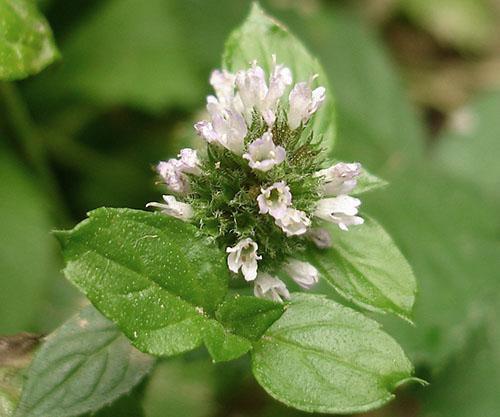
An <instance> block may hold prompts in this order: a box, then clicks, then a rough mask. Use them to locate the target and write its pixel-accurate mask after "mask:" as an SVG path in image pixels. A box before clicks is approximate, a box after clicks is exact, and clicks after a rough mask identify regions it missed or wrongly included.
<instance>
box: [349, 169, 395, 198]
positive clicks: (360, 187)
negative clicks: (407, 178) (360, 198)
mask: <svg viewBox="0 0 500 417" xmlns="http://www.w3.org/2000/svg"><path fill="white" fill-rule="evenodd" d="M357 181H358V182H357V184H356V188H355V189H354V190H353V191H352V192H351V193H350V195H359V194H363V193H367V192H369V191H375V190H377V189H379V188H382V187H385V186H387V185H388V182H387V181H385V180H383V179H381V178H379V177H377V176H375V175H373V174H371V173H369V172H368V171H367V170H366V169H365V168H362V169H361V174H360V176H359V177H358V179H357Z"/></svg>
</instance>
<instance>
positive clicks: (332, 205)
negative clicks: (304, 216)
mask: <svg viewBox="0 0 500 417" xmlns="http://www.w3.org/2000/svg"><path fill="white" fill-rule="evenodd" d="M360 204H361V201H360V200H358V199H357V198H354V197H349V196H348V195H339V196H338V197H334V198H324V199H322V200H319V202H318V205H317V206H316V211H315V213H314V215H315V216H316V217H319V218H320V219H323V220H326V221H328V222H331V223H336V224H338V226H339V227H340V228H341V229H342V230H348V226H354V225H359V224H363V222H364V220H363V219H362V218H361V217H358V216H356V214H358V207H359V205H360Z"/></svg>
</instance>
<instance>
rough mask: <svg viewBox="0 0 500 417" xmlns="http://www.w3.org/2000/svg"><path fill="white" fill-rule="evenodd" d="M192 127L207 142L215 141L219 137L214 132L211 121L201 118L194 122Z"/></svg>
mask: <svg viewBox="0 0 500 417" xmlns="http://www.w3.org/2000/svg"><path fill="white" fill-rule="evenodd" d="M194 128H195V130H196V133H198V135H199V136H201V137H202V138H203V139H205V140H206V141H207V142H208V143H213V142H216V141H217V139H218V137H219V136H218V135H217V133H216V132H215V130H214V127H213V125H212V123H211V122H209V121H207V120H201V121H199V122H197V123H195V125H194Z"/></svg>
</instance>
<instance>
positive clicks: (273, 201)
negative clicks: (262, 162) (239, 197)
mask: <svg viewBox="0 0 500 417" xmlns="http://www.w3.org/2000/svg"><path fill="white" fill-rule="evenodd" d="M260 191H261V193H260V194H259V196H258V197H257V203H258V204H259V209H260V210H259V213H261V214H266V213H269V214H270V215H271V216H273V217H274V218H275V219H279V218H281V217H283V216H285V215H286V213H287V210H288V206H290V204H292V194H291V193H290V187H288V185H286V182H285V181H280V182H275V183H274V184H273V185H271V186H270V187H267V188H261V189H260Z"/></svg>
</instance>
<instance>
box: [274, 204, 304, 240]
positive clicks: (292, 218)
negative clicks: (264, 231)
mask: <svg viewBox="0 0 500 417" xmlns="http://www.w3.org/2000/svg"><path fill="white" fill-rule="evenodd" d="M275 223H276V225H277V226H279V227H281V230H283V231H284V232H285V233H286V235H287V236H298V235H303V234H304V233H306V232H307V228H308V227H309V226H310V225H311V220H310V219H309V218H308V217H307V215H306V213H304V212H303V211H300V210H296V209H294V208H291V207H288V209H287V211H286V213H285V215H284V216H283V217H281V218H279V219H276V221H275Z"/></svg>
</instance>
